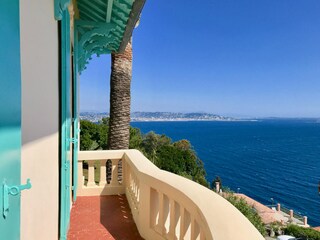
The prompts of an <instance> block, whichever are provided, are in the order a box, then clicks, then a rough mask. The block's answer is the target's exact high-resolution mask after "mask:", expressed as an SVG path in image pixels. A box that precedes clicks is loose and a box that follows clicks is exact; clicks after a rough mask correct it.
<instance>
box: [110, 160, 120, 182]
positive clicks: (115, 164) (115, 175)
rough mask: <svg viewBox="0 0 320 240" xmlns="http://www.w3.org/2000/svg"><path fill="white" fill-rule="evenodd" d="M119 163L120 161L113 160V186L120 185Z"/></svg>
mask: <svg viewBox="0 0 320 240" xmlns="http://www.w3.org/2000/svg"><path fill="white" fill-rule="evenodd" d="M118 163H119V159H113V160H112V171H111V185H119V182H118Z"/></svg>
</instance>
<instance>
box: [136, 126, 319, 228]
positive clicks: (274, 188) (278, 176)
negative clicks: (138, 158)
mask: <svg viewBox="0 0 320 240" xmlns="http://www.w3.org/2000/svg"><path fill="white" fill-rule="evenodd" d="M132 126H134V127H138V128H140V129H141V131H142V132H143V133H147V132H149V131H154V132H156V133H158V134H166V135H168V136H169V137H170V138H172V140H173V141H177V140H180V139H188V140H189V141H190V142H191V144H192V145H193V147H194V149H195V151H196V152H197V153H198V156H199V157H200V159H201V160H202V161H203V162H204V166H205V169H206V171H207V179H208V181H210V182H211V180H212V179H214V178H215V176H217V175H218V176H220V177H221V179H222V183H223V185H225V186H228V187H230V188H231V189H232V190H234V191H237V189H238V188H240V192H242V193H244V194H247V195H248V196H250V197H252V198H254V199H256V200H258V201H260V202H262V203H264V204H271V200H270V198H273V199H274V201H275V202H279V203H281V204H284V205H285V206H287V207H289V208H292V209H294V210H295V211H297V212H300V213H301V214H303V215H307V216H308V218H309V219H308V222H309V224H311V225H313V226H319V225H320V196H319V194H318V188H317V187H318V182H319V180H320V123H319V122H316V121H315V120H263V121H257V122H133V123H132Z"/></svg>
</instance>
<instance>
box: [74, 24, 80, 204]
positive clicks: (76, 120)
mask: <svg viewBox="0 0 320 240" xmlns="http://www.w3.org/2000/svg"><path fill="white" fill-rule="evenodd" d="M77 42H78V32H77V26H75V27H74V46H73V52H74V56H73V89H72V90H73V116H74V121H73V136H74V138H75V140H76V141H75V143H74V146H73V154H72V156H73V168H72V169H73V176H72V179H73V187H72V190H73V201H76V199H77V190H78V147H79V112H78V89H79V88H78V63H77V61H76V59H77V48H78V46H77Z"/></svg>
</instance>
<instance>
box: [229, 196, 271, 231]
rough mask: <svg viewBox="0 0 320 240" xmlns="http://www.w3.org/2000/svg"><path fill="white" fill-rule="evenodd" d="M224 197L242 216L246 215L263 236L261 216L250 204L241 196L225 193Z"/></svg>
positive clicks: (264, 227) (263, 226)
mask: <svg viewBox="0 0 320 240" xmlns="http://www.w3.org/2000/svg"><path fill="white" fill-rule="evenodd" d="M226 199H227V200H228V201H229V202H230V203H232V205H234V206H235V207H236V208H237V209H238V210H239V211H240V212H241V213H242V214H243V215H244V216H246V217H247V218H248V219H249V221H250V222H251V223H252V224H253V225H254V226H255V227H256V229H258V231H259V232H260V233H261V234H262V235H263V236H265V235H266V226H265V224H264V223H263V222H262V220H261V217H260V216H259V214H258V213H257V212H256V211H255V210H254V209H253V208H252V207H251V206H250V205H248V204H247V203H246V201H245V200H244V199H243V198H239V197H237V196H235V195H233V194H232V193H230V194H227V197H226Z"/></svg>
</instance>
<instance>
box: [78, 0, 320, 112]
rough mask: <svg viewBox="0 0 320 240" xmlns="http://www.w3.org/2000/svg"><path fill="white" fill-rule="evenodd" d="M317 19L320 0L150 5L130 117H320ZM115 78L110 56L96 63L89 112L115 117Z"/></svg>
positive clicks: (88, 85) (87, 83) (85, 101)
mask: <svg viewBox="0 0 320 240" xmlns="http://www.w3.org/2000/svg"><path fill="white" fill-rule="evenodd" d="M200 3H201V4H200ZM319 13H320V1H319V0H201V1H191V0H187V1H182V0H176V1H172V0H158V1H152V0H148V1H147V3H146V5H145V8H144V10H143V13H142V17H141V23H140V26H139V27H138V28H137V29H136V30H135V31H134V35H133V54H134V61H133V78H132V111H172V112H209V113H217V114H222V115H228V116H236V117H248V116H250V117H267V116H276V117H320V14H319ZM109 78H110V56H108V55H105V56H101V57H100V58H96V57H94V58H93V60H92V61H91V62H90V64H89V65H88V68H87V70H85V71H84V72H83V74H82V75H81V91H80V110H81V111H109V89H110V88H109Z"/></svg>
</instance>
